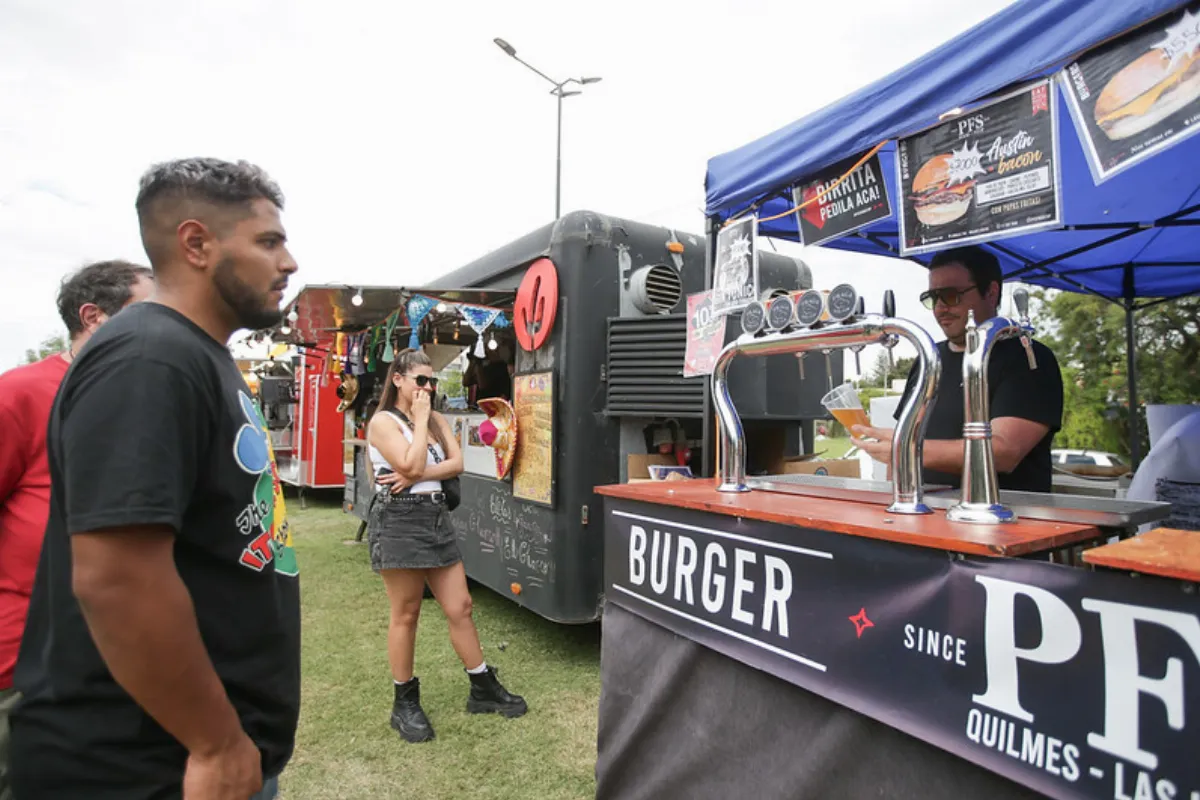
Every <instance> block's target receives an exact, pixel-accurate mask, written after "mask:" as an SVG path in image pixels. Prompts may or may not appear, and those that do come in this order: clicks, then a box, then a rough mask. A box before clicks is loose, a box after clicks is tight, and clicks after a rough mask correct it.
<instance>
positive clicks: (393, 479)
mask: <svg viewBox="0 0 1200 800" xmlns="http://www.w3.org/2000/svg"><path fill="white" fill-rule="evenodd" d="M379 483H380V484H382V485H384V486H388V487H391V492H392V494H400V493H401V492H403V491H404V490H405V489H407V488H408V487H409V486H411V485H412V484H411V483H410V482H409V481H408V480H406V479H405V477H404V476H403V475H401V474H400V473H399V472H385V473H384V474H383V475H380V476H379Z"/></svg>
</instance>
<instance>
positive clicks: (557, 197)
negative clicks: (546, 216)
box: [492, 39, 600, 219]
mask: <svg viewBox="0 0 1200 800" xmlns="http://www.w3.org/2000/svg"><path fill="white" fill-rule="evenodd" d="M492 41H494V42H495V43H496V46H497V47H499V48H500V49H501V50H503V51H504V52H505V53H507V54H508V55H509V56H510V57H511V58H512V59H513V60H514V61H517V62H519V63H520V64H523V65H524V66H526V67H528V68H529V69H530V70H532V71H533V72H536V73H537V74H538V75H540V76H541V77H543V78H545V79H546V80H547V81H549V82H550V84H551V85H552V86H553V87H554V88H553V89H551V90H550V94H552V95H554V96H555V97H556V98H558V143H557V146H556V155H555V174H554V218H555V219H558V218H559V217H560V216H562V103H563V98H564V97H571V96H573V95H577V94H582V92H581V91H579V90H578V89H574V90H567V88H566V87H567V86H569V85H570V84H572V83H574V84H578V85H579V86H584V85H586V84H589V83H599V82H600V79H599V78H567V79H566V80H565V81H556V80H554V79H553V78H551V77H550V76H549V75H547V74H546V73H544V72H542V71H541V70H539V69H538V68H537V67H535V66H533V65H532V64H529V63H527V62H525V61H522V60H521V59H520V58H518V57H517V50H516V48H514V47H513V46H512V45H511V44H509V43H508V42H506V41H504V40H503V39H493V40H492Z"/></svg>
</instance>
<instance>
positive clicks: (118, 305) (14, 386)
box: [0, 261, 154, 800]
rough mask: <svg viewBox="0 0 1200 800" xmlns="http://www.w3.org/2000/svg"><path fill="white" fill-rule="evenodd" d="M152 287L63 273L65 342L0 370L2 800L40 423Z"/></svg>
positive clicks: (121, 269)
mask: <svg viewBox="0 0 1200 800" xmlns="http://www.w3.org/2000/svg"><path fill="white" fill-rule="evenodd" d="M153 289H154V282H153V278H152V273H151V271H150V270H149V268H147V267H139V266H135V265H133V264H129V263H127V262H124V261H102V262H100V263H97V264H91V265H89V266H86V267H84V268H83V269H81V270H79V271H78V272H76V273H75V274H73V275H70V276H68V277H67V278H66V279H65V280H64V281H63V284H62V288H61V289H60V291H59V294H58V311H59V314H61V315H62V319H63V322H64V323H66V326H67V334H68V336H69V338H70V342H71V345H70V347H69V349H68V350H67V352H65V353H55V354H54V355H52V356H49V357H48V358H44V359H42V360H41V361H38V362H36V363H34V364H26V365H25V366H22V367H17V368H16V369H13V370H9V371H8V372H5V373H3V374H0V800H8V798H9V797H11V793H10V792H11V790H10V789H9V786H8V738H9V734H8V715H9V712H10V711H11V710H12V707H13V705H14V704H15V702H16V699H17V698H16V690H15V689H13V688H12V683H13V665H14V664H15V663H16V660H17V651H18V650H19V649H20V646H21V633H22V631H23V630H24V628H25V614H26V611H27V610H28V608H29V594H30V592H31V591H32V589H33V579H34V575H35V574H36V572H37V564H38V556H39V554H40V553H41V549H42V536H43V534H44V533H45V530H46V520H47V518H48V517H49V514H50V468H49V465H48V464H47V460H46V426H47V423H48V421H49V418H50V409H51V407H52V406H53V404H54V396H55V394H56V393H57V392H58V386H59V384H60V383H61V382H62V379H63V376H65V375H66V374H67V368H68V367H69V366H70V363H71V360H72V359H73V358H74V357H75V354H76V353H78V352H79V349H80V348H81V347H83V345H84V342H86V341H87V340H88V337H90V336H91V335H92V333H93V332H94V331H95V330H96V329H97V328H99V327H100V326H101V325H102V324H104V323H105V322H106V321H108V318H109V317H110V316H112V315H114V314H116V313H117V312H118V311H120V310H121V309H122V308H124V307H125V306H127V305H129V304H130V303H133V302H138V301H141V300H145V299H146V298H147V297H149V296H150V293H151V292H152V291H153Z"/></svg>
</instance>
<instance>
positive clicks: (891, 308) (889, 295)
mask: <svg viewBox="0 0 1200 800" xmlns="http://www.w3.org/2000/svg"><path fill="white" fill-rule="evenodd" d="M883 315H884V316H885V317H894V316H896V294H895V292H893V291H892V290H891V289H888V290H887V291H885V292H884V293H883Z"/></svg>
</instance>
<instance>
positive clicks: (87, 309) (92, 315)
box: [79, 303, 108, 333]
mask: <svg viewBox="0 0 1200 800" xmlns="http://www.w3.org/2000/svg"><path fill="white" fill-rule="evenodd" d="M107 319H108V315H107V314H105V313H104V312H103V311H101V310H100V306H98V305H96V304H95V303H84V304H83V305H81V306H80V307H79V322H80V324H82V325H83V330H84V332H85V333H91V332H92V331H94V330H95V329H96V328H99V327H100V326H101V325H103V324H104V322H105V321H106V320H107Z"/></svg>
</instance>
